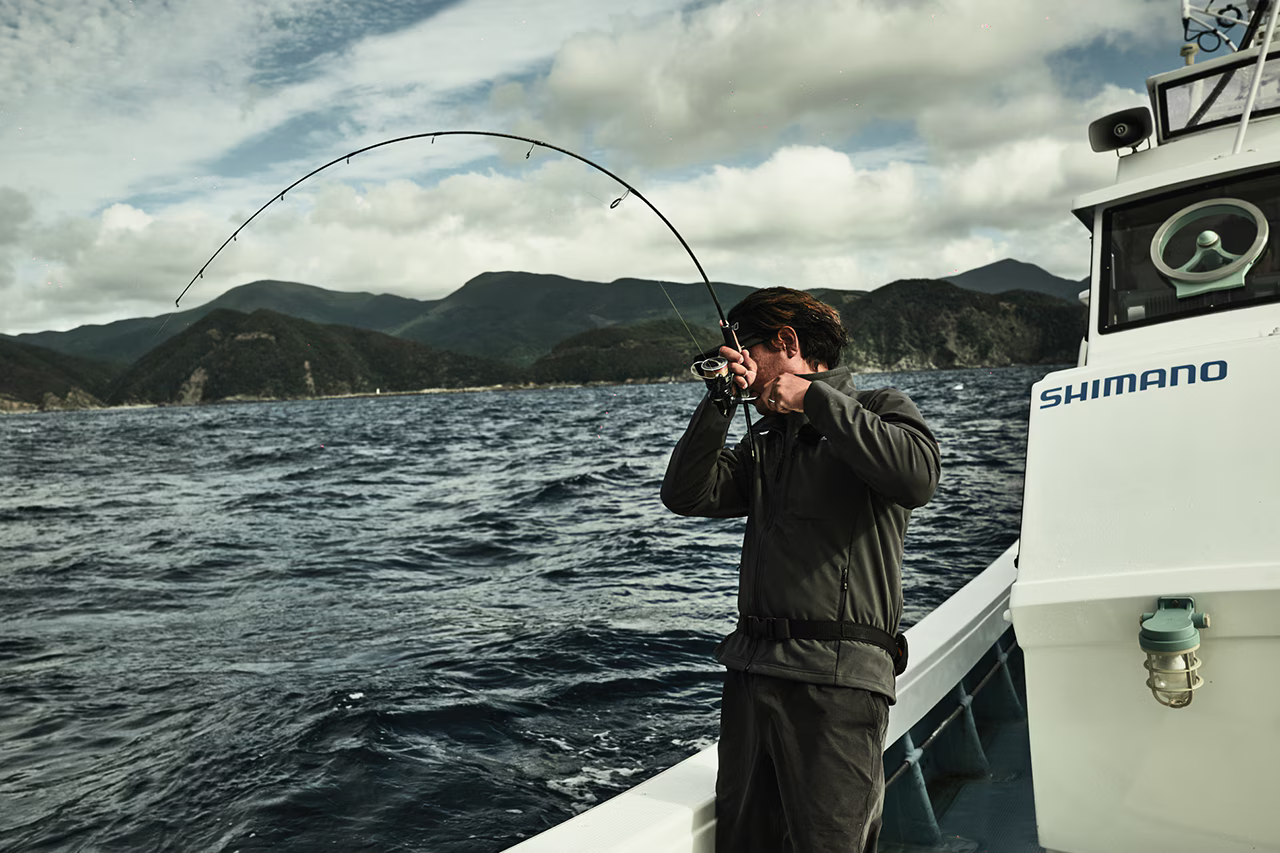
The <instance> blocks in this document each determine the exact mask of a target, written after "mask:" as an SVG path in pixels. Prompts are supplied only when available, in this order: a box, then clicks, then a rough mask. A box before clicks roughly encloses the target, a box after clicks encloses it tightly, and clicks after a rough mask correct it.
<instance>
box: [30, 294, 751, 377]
mask: <svg viewBox="0 0 1280 853" xmlns="http://www.w3.org/2000/svg"><path fill="white" fill-rule="evenodd" d="M664 287H665V289H666V292H667V295H664V294H663V288H664ZM750 291H751V288H749V287H744V286H743V285H737V284H717V285H716V293H717V295H718V296H719V298H720V300H721V302H722V304H723V305H724V307H725V309H726V310H727V309H728V308H729V306H731V305H733V304H734V303H735V302H737V301H739V300H740V299H742V297H743V296H745V295H746V294H747V293H749V292H750ZM668 296H669V297H670V299H671V300H672V301H673V302H675V304H676V305H677V306H678V307H679V309H680V313H681V314H683V315H684V316H685V319H686V320H687V321H688V322H689V324H690V325H694V324H698V325H700V326H702V327H704V328H705V327H707V326H710V327H711V329H712V336H713V335H714V330H715V322H716V321H715V316H716V315H715V308H714V306H713V303H712V302H711V300H710V298H708V296H707V290H706V285H704V284H702V283H697V284H679V283H664V284H659V283H658V282H656V281H645V280H642V279H631V278H625V279H619V280H617V281H614V282H611V283H608V284H605V283H601V282H590V281H578V280H576V279H571V278H565V277H563V276H557V275H539V274H535V273H525V272H490V273H482V274H481V275H478V276H476V277H475V278H473V279H471V280H470V281H468V282H467V283H466V284H464V285H463V286H462V287H460V288H458V289H457V290H455V291H454V292H453V293H450V294H449V295H448V296H446V297H444V298H443V299H437V300H419V299H408V298H405V297H402V296H391V295H388V294H380V295H375V294H372V293H345V292H338V291H332V290H325V289H324V288H320V287H314V286H312V285H308V284H298V283H296V282H286V281H255V282H252V283H250V284H243V285H240V286H239V287H236V288H232V289H231V290H229V291H227V292H226V293H224V294H222V295H221V296H219V297H218V298H217V299H214V300H212V301H211V302H208V303H206V304H204V305H201V306H199V307H197V308H191V309H189V310H186V311H180V312H177V313H175V314H173V315H171V316H169V317H168V318H164V317H153V318H145V319H131V320H119V321H117V322H114V323H108V324H106V325H101V326H80V327H79V328H76V329H71V330H69V331H65V332H36V333H31V334H24V335H18V336H16V339H18V340H21V341H22V342H23V343H29V344H35V345H38V346H43V347H47V348H49V349H54V350H57V351H59V352H65V353H68V354H70V355H78V356H82V357H85V358H96V359H101V360H104V361H114V362H118V363H120V364H128V363H130V362H132V361H134V360H136V359H137V358H138V357H139V356H141V355H142V354H143V353H145V352H147V351H148V350H150V349H151V348H152V347H154V346H156V345H157V344H159V343H162V342H164V341H166V340H168V339H169V338H171V337H173V336H174V335H176V334H178V333H179V332H181V331H183V330H184V329H186V328H188V327H190V326H191V325H192V324H194V323H196V322H197V321H199V320H200V319H201V318H202V317H204V316H205V315H207V314H209V313H210V312H211V311H216V310H218V309H220V308H227V309H231V310H233V311H240V312H243V313H252V312H254V311H257V310H259V309H266V310H269V311H274V312H276V313H278V314H286V315H288V316H290V317H298V318H300V319H303V320H309V321H311V322H314V323H321V324H334V323H340V324H342V325H346V326H354V327H357V328H362V329H372V330H375V331H380V332H385V333H386V334H390V335H394V336H396V337H402V338H404V339H406V340H411V341H417V342H419V343H425V344H428V345H430V346H432V347H436V348H438V349H447V350H452V351H454V352H459V353H463V354H467V355H474V356H478V357H482V358H495V359H500V360H504V361H510V362H512V363H514V364H519V365H528V364H531V363H532V362H533V361H534V360H535V359H537V358H538V357H539V356H541V355H544V354H546V353H548V352H550V351H551V348H552V347H553V346H554V345H555V344H557V343H558V342H560V341H561V340H563V339H564V338H566V337H569V336H570V335H574V334H577V333H578V332H582V331H586V330H588V329H596V328H602V327H606V326H611V325H617V324H623V323H634V322H640V321H644V320H650V319H657V318H660V317H671V316H672V315H673V314H674V312H673V311H672V309H671V303H670V302H668V301H667V299H668ZM709 343H710V342H708V345H709Z"/></svg>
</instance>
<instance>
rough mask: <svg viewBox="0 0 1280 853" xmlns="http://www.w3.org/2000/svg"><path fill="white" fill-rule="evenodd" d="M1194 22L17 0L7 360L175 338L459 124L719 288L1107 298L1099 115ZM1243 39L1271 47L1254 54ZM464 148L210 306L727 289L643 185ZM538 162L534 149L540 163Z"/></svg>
mask: <svg viewBox="0 0 1280 853" xmlns="http://www.w3.org/2000/svg"><path fill="white" fill-rule="evenodd" d="M1179 9H1180V5H1179V2H1178V0H1073V2H1071V3H1051V2H1046V1H1045V0H895V2H876V3H870V2H862V0H724V2H715V1H714V0H711V1H710V2H695V3H687V2H679V0H610V2H602V0H520V2H516V0H426V2H414V0H368V2H362V0H345V1H344V2H337V1H336V0H253V2H248V0H208V1H206V0H167V2H153V0H0V333H9V334H17V333H21V332H34V331H42V330H50V329H54V330H63V329H69V328H73V327H76V326H79V325H83V324H88V323H105V322H110V321H112V320H118V319H123V318H127V317H139V316H157V315H163V314H165V313H167V312H169V311H170V310H172V309H173V305H174V300H175V299H176V298H177V297H178V294H179V293H181V292H182V290H183V288H184V287H186V286H187V284H188V283H189V282H190V281H191V279H192V278H193V277H194V276H196V274H197V273H198V271H199V270H200V269H201V268H202V266H204V264H205V262H206V261H207V260H208V258H209V257H210V256H211V255H212V254H213V253H214V252H215V250H217V249H218V247H219V246H221V245H222V243H223V241H225V240H226V239H227V238H228V237H230V236H231V234H232V232H233V231H234V230H235V229H236V228H237V227H238V226H239V225H240V224H241V223H242V222H243V221H244V220H245V219H247V218H248V217H249V216H250V215H251V214H253V213H254V211H256V210H258V208H260V207H261V206H262V205H263V204H265V203H266V202H268V201H269V200H271V199H272V198H273V197H276V196H278V195H279V193H280V191H281V190H283V189H284V188H285V187H287V186H289V185H290V184H292V183H293V182H294V181H296V180H297V179H299V178H301V177H302V176H304V175H306V174H307V173H308V172H310V171H311V170H313V169H315V168H317V167H318V166H320V165H322V164H324V163H327V162H329V161H330V160H333V159H335V158H337V157H340V156H341V155H343V154H345V153H347V152H350V151H354V150H356V149H359V148H362V147H364V146H367V145H372V144H374V143H377V142H381V141H383V140H387V139H392V138H395V137H399V136H406V135H410V134H419V133H430V132H433V131H444V130H486V131H494V132H500V133H509V134H514V135H518V136H527V137H531V138H534V139H539V140H542V141H545V142H548V143H550V144H552V145H556V146H558V147H561V148H566V149H568V150H570V151H574V152H576V153H578V154H581V155H583V156H585V157H588V158H590V159H592V160H595V161H596V162H598V163H599V164H600V165H602V166H604V167H605V168H607V169H609V170H610V171H612V172H614V173H615V174H617V175H618V176H620V177H622V178H623V179H624V180H626V181H627V182H628V183H630V184H632V185H633V186H634V187H636V189H638V190H639V191H640V192H641V193H642V194H643V195H644V196H645V197H646V198H647V199H649V201H650V202H652V203H653V204H654V205H655V206H656V207H657V208H658V209H659V210H660V211H662V213H663V215H665V216H666V217H667V219H668V220H670V221H671V223H672V224H673V225H674V226H675V227H676V228H677V229H678V230H679V232H680V234H681V235H683V237H684V238H685V240H686V241H687V242H688V243H689V245H690V247H691V248H692V250H693V252H694V253H695V254H696V256H697V258H698V260H699V261H700V262H701V264H702V266H703V268H704V269H705V270H706V271H707V274H708V275H709V276H710V277H711V279H712V280H713V281H727V282H734V283H739V284H747V285H752V286H758V287H763V286H771V285H786V286H789V287H797V288H812V287H831V288H837V289H846V290H870V289H874V288H876V287H880V286H882V285H884V284H887V283H889V282H891V281H895V280H897V279H902V278H917V277H923V278H940V277H943V276H947V275H951V274H954V273H956V272H963V271H965V270H968V269H972V268H975V267H979V266H982V265H984V264H987V263H991V262H993V261H996V260H1000V259H1002V258H1016V259H1018V260H1021V261H1026V262H1029V263H1034V264H1038V265H1039V266H1041V267H1043V268H1044V269H1046V270H1048V271H1049V272H1052V273H1054V274H1056V275H1060V276H1064V277H1067V278H1072V279H1078V278H1081V277H1083V276H1085V275H1087V274H1088V272H1089V259H1088V247H1089V240H1088V234H1087V232H1086V231H1085V229H1084V228H1083V227H1082V226H1081V225H1080V223H1079V222H1078V221H1077V220H1076V219H1075V218H1074V216H1072V215H1071V213H1070V206H1071V200H1072V198H1073V197H1075V196H1078V195H1080V194H1082V193H1084V192H1087V191H1089V190H1092V189H1096V188H1099V187H1102V186H1105V185H1107V184H1109V183H1111V182H1112V181H1113V180H1114V177H1115V168H1116V157H1115V155H1114V154H1113V153H1105V154H1096V153H1094V152H1093V151H1091V150H1090V148H1089V145H1088V141H1087V136H1086V130H1087V127H1088V124H1089V122H1090V121H1092V120H1093V119H1095V118H1099V117H1101V116H1103V115H1105V114H1107V113H1109V112H1113V111H1115V110H1119V109H1124V108H1127V107H1132V106H1138V105H1142V104H1145V103H1146V102H1147V98H1146V92H1145V79H1146V78H1147V77H1148V76H1150V75H1152V74H1155V73H1159V72H1162V71H1167V70H1171V69H1173V68H1175V67H1177V66H1179V65H1180V64H1181V63H1182V59H1181V58H1180V57H1179V48H1180V47H1181V45H1182V42H1183V38H1182V26H1181V21H1180V18H1179V16H1180V11H1179ZM1236 34H1237V35H1238V34H1239V29H1237V30H1236ZM529 149H530V146H529V145H527V144H523V143H520V142H515V141H510V140H495V139H491V138H484V137H477V136H455V137H445V138H439V139H436V140H435V141H434V142H432V141H430V140H428V139H420V140H413V141H407V142H401V143H397V144H394V145H388V146H385V147H382V148H379V149H377V150H375V151H370V152H366V153H364V154H361V155H358V156H356V157H354V158H352V159H351V161H350V163H346V162H342V163H340V164H338V165H336V166H333V167H331V168H330V169H327V170H325V171H323V172H320V173H319V174H317V175H315V176H314V177H312V178H310V179H309V180H307V181H306V182H304V183H302V184H301V185H299V186H298V187H297V188H296V189H294V190H292V191H290V192H289V193H287V194H286V195H285V196H284V198H283V199H280V200H277V201H275V202H274V203H272V204H271V205H269V206H268V207H267V208H266V209H265V210H264V211H263V212H262V213H261V214H260V215H259V216H258V217H257V219H256V220H254V222H253V223H252V224H251V225H250V226H249V227H247V228H246V229H244V230H243V231H242V232H241V233H240V235H239V237H238V238H237V240H236V241H235V242H232V243H230V244H229V245H228V246H227V247H226V249H224V250H223V251H222V252H221V254H219V255H218V257H217V258H216V259H215V260H214V261H213V262H212V263H210V264H209V265H208V267H207V268H206V270H205V274H204V276H203V278H199V279H198V280H197V281H196V282H195V283H194V285H193V286H192V287H191V290H190V291H189V292H188V293H187V295H186V296H185V297H183V300H182V307H183V308H190V307H195V306H196V305H199V304H202V303H204V302H207V301H209V300H211V299H213V298H215V297H217V296H218V295H220V294H221V293H223V292H225V291H226V290H229V289H230V288H232V287H235V286H238V285H241V284H245V283H247V282H251V281H255V280H259V279H278V280H284V281H298V282H305V283H307V284H313V285H318V286H321V287H325V288H329V289H333V290H347V291H368V292H373V293H393V294H397V295H400V296H407V297H413V298H418V299H435V298H439V297H442V296H444V295H446V294H448V293H450V292H452V291H454V290H456V289H457V288H458V287H460V286H462V285H463V284H464V283H465V282H466V281H467V280H468V279H470V278H472V277H474V276H476V275H478V274H480V273H482V272H485V271H493V270H527V271H531V272H541V273H556V274H560V275H567V276H571V277H574V278H583V279H588V280H593V281H604V282H608V281H612V280H615V279H618V278H626V277H637V278H655V279H661V280H666V281H698V280H700V276H699V275H698V272H697V269H696V268H695V267H694V265H693V262H692V261H691V260H690V258H689V256H688V255H687V254H686V253H685V252H684V250H683V249H682V248H681V247H680V244H679V243H678V242H677V240H676V238H675V237H674V236H673V235H672V234H671V232H670V231H668V230H667V229H666V226H664V225H663V224H662V222H661V220H659V219H658V217H657V216H655V215H654V214H653V213H652V212H651V211H650V210H648V208H646V207H645V206H644V204H643V203H641V202H640V201H639V200H638V199H636V198H635V197H631V198H627V199H624V200H623V201H622V202H621V203H619V204H617V205H616V206H614V207H611V206H610V203H611V202H613V201H614V200H615V199H617V198H618V197H619V196H621V195H622V194H623V188H622V187H621V186H620V185H618V184H617V183H615V182H613V181H612V180H611V179H610V178H609V177H608V176H606V175H604V174H601V173H599V172H597V171H595V170H593V169H592V168H590V167H589V166H586V165H585V164H582V163H580V162H578V161H576V160H574V159H572V158H570V157H566V156H564V155H562V154H559V153H557V152H554V151H551V150H548V149H545V148H535V149H534V150H533V151H532V152H530V150H529ZM526 155H527V156H526Z"/></svg>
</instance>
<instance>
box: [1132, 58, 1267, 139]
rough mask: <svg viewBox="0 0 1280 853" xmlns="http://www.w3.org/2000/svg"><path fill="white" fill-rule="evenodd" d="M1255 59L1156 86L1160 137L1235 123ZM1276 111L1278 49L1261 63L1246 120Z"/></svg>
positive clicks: (1250, 85)
mask: <svg viewBox="0 0 1280 853" xmlns="http://www.w3.org/2000/svg"><path fill="white" fill-rule="evenodd" d="M1256 69H1257V60H1256V58H1252V57H1250V58H1248V59H1245V60H1242V61H1241V63H1240V64H1239V65H1233V66H1231V67H1230V68H1221V67H1219V68H1216V69H1213V70H1210V71H1206V72H1204V73H1203V74H1192V75H1190V76H1179V77H1178V78H1177V79H1175V80H1172V81H1170V82H1168V83H1161V84H1160V85H1159V86H1158V88H1157V96H1158V104H1159V107H1160V122H1161V124H1162V125H1163V130H1164V132H1163V134H1162V135H1161V138H1163V139H1171V138H1174V137H1177V136H1180V135H1182V134H1184V133H1191V132H1192V131H1197V130H1206V129H1208V128H1212V127H1220V126H1222V125H1225V124H1230V123H1231V122H1238V121H1239V120H1240V116H1241V115H1243V114H1244V105H1245V101H1246V100H1248V97H1249V89H1250V88H1251V87H1252V86H1253V75H1254V72H1255V71H1256ZM1276 113H1280V52H1275V53H1270V54H1268V55H1267V61H1266V64H1265V65H1263V66H1262V85H1261V87H1259V89H1258V98H1257V100H1256V101H1255V102H1254V105H1253V112H1252V113H1251V114H1250V120H1252V119H1254V118H1261V117H1264V116H1268V115H1274V114H1276Z"/></svg>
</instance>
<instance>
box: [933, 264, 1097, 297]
mask: <svg viewBox="0 0 1280 853" xmlns="http://www.w3.org/2000/svg"><path fill="white" fill-rule="evenodd" d="M942 280H943V281H949V282H951V283H952V284H954V285H956V286H957V287H962V288H964V289H965V290H974V291H977V292H978V293H1006V292H1008V291H1010V290H1030V291H1032V292H1035V293H1047V294H1049V295H1050V296H1056V297H1058V298H1059V299H1065V300H1066V301H1068V302H1074V303H1075V304H1077V305H1079V304H1080V298H1079V297H1080V291H1082V290H1087V289H1088V287H1089V279H1088V277H1085V278H1084V279H1081V280H1080V281H1072V280H1071V279H1067V278H1060V277H1058V276H1056V275H1054V274H1053V273H1050V272H1046V271H1045V270H1043V269H1041V268H1040V267H1038V266H1036V265H1035V264H1027V263H1023V262H1022V261H1015V260H1013V259H1012V258H1005V259H1004V260H1002V261H996V262H995V263H993V264H987V265H986V266H985V267H978V268H976V269H971V270H969V271H968V272H962V273H960V274H959V275H952V276H947V277H946V278H944V279H942Z"/></svg>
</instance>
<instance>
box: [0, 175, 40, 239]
mask: <svg viewBox="0 0 1280 853" xmlns="http://www.w3.org/2000/svg"><path fill="white" fill-rule="evenodd" d="M34 213H35V209H34V208H33V207H32V206H31V199H29V198H28V197H27V196H26V194H25V193H20V192H18V191H17V190H15V189H13V188H12V187H0V246H7V245H12V244H14V243H16V242H18V237H19V235H20V234H21V232H22V228H23V226H24V225H26V224H27V222H29V221H30V220H31V217H32V215H33V214H34Z"/></svg>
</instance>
